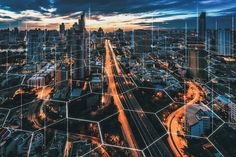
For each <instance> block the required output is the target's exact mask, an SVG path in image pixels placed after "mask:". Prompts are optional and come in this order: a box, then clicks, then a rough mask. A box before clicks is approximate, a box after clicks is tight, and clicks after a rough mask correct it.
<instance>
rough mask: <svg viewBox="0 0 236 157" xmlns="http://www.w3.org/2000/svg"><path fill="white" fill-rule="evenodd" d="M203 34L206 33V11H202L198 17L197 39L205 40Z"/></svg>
mask: <svg viewBox="0 0 236 157" xmlns="http://www.w3.org/2000/svg"><path fill="white" fill-rule="evenodd" d="M205 35H206V12H202V13H201V14H200V16H199V18H198V37H199V40H200V41H203V42H205Z"/></svg>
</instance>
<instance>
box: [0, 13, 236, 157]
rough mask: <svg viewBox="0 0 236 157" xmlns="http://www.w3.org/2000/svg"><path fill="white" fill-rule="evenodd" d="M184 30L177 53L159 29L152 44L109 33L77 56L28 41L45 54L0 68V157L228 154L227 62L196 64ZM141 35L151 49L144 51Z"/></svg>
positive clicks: (231, 128)
mask: <svg viewBox="0 0 236 157" xmlns="http://www.w3.org/2000/svg"><path fill="white" fill-rule="evenodd" d="M89 18H90V17H89ZM184 27H185V30H184V31H183V32H182V34H181V35H180V36H179V37H178V39H176V40H177V44H176V45H177V46H176V45H174V44H173V45H171V44H170V43H171V42H174V41H172V40H173V37H171V36H170V37H168V35H169V34H168V32H165V30H164V32H163V34H162V35H160V34H158V35H157V34H156V36H157V37H156V38H158V39H154V38H153V35H154V34H155V33H160V32H159V31H160V30H158V31H153V30H151V31H147V32H141V33H140V32H136V33H137V36H136V37H135V36H134V37H131V38H134V40H135V39H136V40H137V42H136V43H133V46H134V47H135V46H136V47H138V49H137V48H134V47H133V48H129V47H130V46H128V45H129V44H130V43H129V42H130V41H127V42H124V41H120V39H119V37H116V35H114V34H112V37H110V38H109V39H110V40H108V39H106V40H104V39H102V41H103V42H102V43H100V44H99V42H98V41H94V40H95V39H93V41H92V42H91V41H90V40H91V39H90V36H89V39H88V40H89V41H88V42H91V43H92V46H93V47H96V46H97V45H100V47H99V48H91V45H90V43H89V46H88V47H86V48H84V47H83V46H81V45H82V44H81V45H80V46H79V48H78V49H88V50H89V54H83V55H84V56H83V55H82V54H74V52H72V51H74V50H73V49H74V47H73V46H74V45H73V44H76V42H75V43H74V41H72V40H73V39H68V42H69V45H72V46H71V47H70V49H71V51H69V52H66V54H61V53H60V52H59V48H60V49H62V51H63V52H64V51H67V50H65V49H64V48H65V47H67V46H68V45H67V43H66V42H65V37H64V36H63V35H62V36H58V38H60V39H58V40H60V41H58V42H57V41H56V40H57V39H56V37H54V39H53V42H46V41H45V42H43V43H44V44H42V45H41V44H40V42H39V43H37V42H36V43H37V44H38V47H42V48H43V51H42V53H45V52H47V51H50V52H51V54H49V55H48V54H47V55H46V54H41V52H40V53H39V54H37V55H35V56H34V57H33V58H32V62H31V61H29V60H28V59H27V57H30V56H25V57H26V58H24V59H19V60H20V61H18V62H17V64H18V65H23V66H22V67H20V66H19V67H17V66H16V65H9V64H12V63H10V62H6V65H4V66H3V68H2V67H1V69H0V72H1V73H0V81H1V84H0V127H1V128H0V145H1V148H0V150H1V151H0V156H27V157H30V156H32V157H34V156H53V155H54V156H70V157H75V156H76V157H77V156H84V157H90V156H92V157H97V156H106V157H108V156H122V157H123V156H124V157H126V156H127V157H129V156H134V157H136V156H137V157H138V156H140V157H149V156H151V157H159V156H199V154H200V156H231V155H232V156H235V154H236V153H235V150H234V149H233V146H234V145H235V137H236V133H235V128H236V127H235V125H236V123H235V122H236V117H235V115H234V114H235V113H234V112H235V109H236V105H235V102H236V101H235V100H236V99H235V97H236V95H235V89H236V86H235V82H234V81H235V80H234V78H231V77H232V71H231V70H230V69H234V68H235V65H229V64H228V62H227V60H233V59H234V58H227V57H226V58H221V57H220V56H217V55H216V56H215V54H211V53H210V54H208V56H204V57H203V56H200V55H201V54H200V52H198V49H196V48H195V49H192V48H189V47H187V46H186V45H183V43H185V44H186V43H187V41H186V40H187V38H188V35H190V36H191V34H194V32H191V31H190V32H188V30H187V28H186V27H187V23H186V24H185V26H184ZM75 30H76V29H75ZM44 31H46V30H44ZM119 31H120V30H119ZM119 31H118V32H116V33H117V34H119ZM41 33H42V32H41ZM44 33H45V32H44ZM50 33H52V34H53V33H55V32H53V31H52V32H50ZM90 33H91V30H89V32H88V34H89V35H90ZM133 33H134V34H135V31H131V34H129V36H131V35H132V34H133ZM139 33H140V34H141V35H140V34H139ZM172 33H173V32H172ZM175 33H176V32H175ZM85 34H86V33H85ZM138 34H139V35H138ZM41 35H42V34H41ZM68 36H73V32H72V33H71V32H70V31H69V32H68ZM194 36H196V34H194ZM26 37H27V36H26ZM49 37H50V35H49ZM49 37H48V38H49ZM76 37H77V36H76ZM148 37H150V39H152V40H156V41H155V42H156V44H157V43H158V46H155V45H154V43H151V49H150V50H145V49H146V47H145V43H146V42H150V41H151V40H150V39H148ZM137 38H138V39H137ZM149 40H150V41H149ZM152 42H153V41H152ZM54 43H56V44H54ZM127 43H128V44H127ZM168 43H169V44H170V46H167V44H168ZM124 44H127V45H124ZM48 45H49V46H48ZM131 45H132V44H131ZM75 47H76V45H75ZM131 47H132V46H131ZM49 48H50V50H49ZM76 49H77V48H76ZM139 51H143V52H141V53H140V52H139ZM144 51H145V53H144ZM196 54H197V55H199V57H196ZM41 55H43V58H42V59H41V60H39V61H38V62H34V59H35V58H38V57H39V58H41V57H42V56H41ZM79 55H81V56H82V58H83V57H84V58H85V57H86V59H77V57H81V56H79ZM86 55H88V56H86ZM132 55H133V56H132ZM189 55H190V56H192V57H190V58H189ZM11 57H13V58H14V56H11ZM213 58H215V59H216V60H214V59H213ZM222 59H224V62H223V63H221V64H219V60H222ZM6 60H7V61H8V58H7V59H6ZM186 60H187V62H188V64H187V63H185V61H186ZM25 62H26V63H25ZM198 62H201V63H202V64H205V63H208V64H209V66H208V67H201V66H199V67H195V66H196V65H195V64H197V63H198ZM212 69H213V70H212ZM224 71H225V72H224ZM206 73H207V74H208V75H207V76H206V75H205V74H206ZM192 75H193V76H194V77H192ZM199 75H204V78H199ZM81 77H82V78H81ZM233 109H234V110H233ZM224 133H225V134H224ZM226 133H227V134H226ZM228 134H229V135H228ZM13 150H14V151H13Z"/></svg>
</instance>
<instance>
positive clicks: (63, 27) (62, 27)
mask: <svg viewBox="0 0 236 157" xmlns="http://www.w3.org/2000/svg"><path fill="white" fill-rule="evenodd" d="M59 27H60V28H59V31H60V34H64V33H65V24H64V23H62V24H60V26H59Z"/></svg>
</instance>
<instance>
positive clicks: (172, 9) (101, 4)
mask: <svg viewBox="0 0 236 157" xmlns="http://www.w3.org/2000/svg"><path fill="white" fill-rule="evenodd" d="M89 10H90V13H91V16H90V17H89V16H88V15H89ZM81 11H85V12H86V26H87V28H88V29H91V30H94V29H98V28H99V27H102V28H104V29H105V30H106V31H112V30H115V29H117V28H122V29H126V30H132V29H149V28H151V27H152V26H153V27H154V28H157V27H158V26H159V27H161V28H184V26H185V23H187V25H188V27H189V28H194V27H195V26H196V21H197V18H196V17H197V16H198V14H199V12H201V11H206V12H207V26H208V28H215V27H216V23H217V26H218V27H219V28H221V27H222V28H232V27H234V25H235V21H236V20H234V18H235V15H236V14H235V12H236V1H235V0H198V1H191V0H1V1H0V28H7V27H10V28H12V27H15V26H18V27H20V28H21V29H26V28H27V29H32V28H47V29H58V25H59V24H60V23H62V22H64V23H65V24H66V27H67V28H68V27H70V26H71V25H72V24H73V23H74V22H77V19H78V17H79V15H80V14H81ZM232 21H234V24H232Z"/></svg>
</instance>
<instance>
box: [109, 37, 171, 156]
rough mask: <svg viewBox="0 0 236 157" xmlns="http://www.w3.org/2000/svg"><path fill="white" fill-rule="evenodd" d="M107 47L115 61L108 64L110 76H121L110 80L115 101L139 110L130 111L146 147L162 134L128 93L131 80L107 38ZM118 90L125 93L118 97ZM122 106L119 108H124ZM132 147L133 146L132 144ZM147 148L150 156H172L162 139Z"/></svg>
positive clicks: (128, 107) (110, 59)
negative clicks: (114, 92)
mask: <svg viewBox="0 0 236 157" xmlns="http://www.w3.org/2000/svg"><path fill="white" fill-rule="evenodd" d="M105 47H106V52H109V53H110V54H111V56H112V57H111V58H107V59H109V62H111V61H112V63H113V64H112V65H113V66H106V70H107V73H108V76H113V77H112V78H113V80H114V76H119V77H115V81H114V82H116V84H115V83H114V82H112V83H110V81H109V85H110V86H112V87H113V88H114V90H116V95H113V96H115V97H116V98H115V99H117V100H116V101H115V103H117V102H118V103H119V104H120V105H119V106H121V107H122V105H124V106H125V108H127V109H130V110H135V111H138V112H130V116H131V119H132V121H131V122H132V123H134V124H135V126H136V128H137V130H138V133H137V132H136V133H135V134H140V137H141V139H142V141H143V143H144V145H145V147H147V146H149V145H150V144H151V143H152V142H154V141H155V140H156V139H158V138H159V137H160V136H161V135H160V134H159V133H158V132H157V131H156V129H155V127H154V126H153V124H152V123H151V122H150V120H149V119H148V117H147V116H146V115H145V114H142V113H144V112H143V110H142V108H141V106H140V105H139V102H138V101H137V99H136V98H135V96H134V94H133V93H132V92H131V91H130V92H128V93H127V92H126V91H127V90H128V89H131V88H132V87H130V86H131V84H130V81H129V80H128V76H127V75H126V74H125V73H124V72H123V70H122V68H121V66H120V64H119V63H118V61H117V59H116V56H115V53H114V51H113V49H112V46H111V43H110V41H108V40H106V42H105ZM117 91H120V92H121V93H123V95H122V96H121V97H118V96H117ZM115 99H114V100H115ZM121 107H120V108H119V109H122V108H121ZM120 115H121V114H120ZM122 117H126V115H125V113H124V111H122ZM125 119H126V121H127V124H128V120H127V118H125ZM123 123H124V122H121V124H122V126H123ZM123 130H124V129H123ZM130 131H131V130H130ZM130 131H128V130H126V132H127V134H130V133H131V132H130ZM126 138H127V137H126ZM132 139H134V135H132ZM127 141H128V143H130V142H129V139H127ZM133 141H134V140H133ZM130 147H132V146H131V145H130ZM134 148H139V147H138V146H137V144H135V147H134ZM147 150H148V153H149V154H150V156H152V157H169V156H172V153H171V151H170V150H169V149H168V147H167V146H166V145H165V144H164V142H163V141H161V140H160V141H158V142H156V143H154V144H152V146H151V147H149V149H147Z"/></svg>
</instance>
